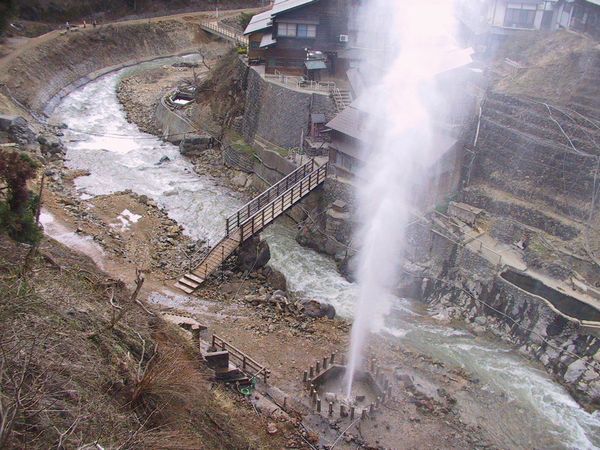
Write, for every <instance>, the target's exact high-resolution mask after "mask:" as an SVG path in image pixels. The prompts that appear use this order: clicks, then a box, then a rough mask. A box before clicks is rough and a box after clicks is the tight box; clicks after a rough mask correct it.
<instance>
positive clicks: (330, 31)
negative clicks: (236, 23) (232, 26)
mask: <svg viewBox="0 0 600 450" xmlns="http://www.w3.org/2000/svg"><path fill="white" fill-rule="evenodd" d="M358 6H359V0H275V2H274V3H273V6H272V8H271V9H270V10H269V11H266V12H264V13H261V14H257V15H256V16H254V17H253V18H252V20H251V21H250V23H249V24H248V27H247V28H246V30H245V31H244V34H245V35H247V36H248V39H249V49H248V58H249V60H250V62H251V63H257V62H260V63H264V64H265V72H266V73H268V74H273V73H275V71H277V72H279V73H283V74H289V75H305V76H307V77H308V78H310V79H318V78H319V74H321V73H325V74H327V75H332V76H335V75H337V76H343V75H344V74H345V72H346V70H347V69H348V61H347V60H346V59H344V57H343V52H344V50H346V48H347V46H348V44H349V43H350V42H351V41H352V39H353V36H351V35H350V31H349V28H350V26H349V15H350V14H351V11H352V10H356V9H357V8H358ZM319 52H320V53H319Z"/></svg>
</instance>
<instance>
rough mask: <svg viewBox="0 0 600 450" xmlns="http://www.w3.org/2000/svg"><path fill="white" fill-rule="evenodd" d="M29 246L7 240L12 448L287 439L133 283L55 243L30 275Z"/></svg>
mask: <svg viewBox="0 0 600 450" xmlns="http://www.w3.org/2000/svg"><path fill="white" fill-rule="evenodd" d="M27 251H28V249H27V247H26V246H22V245H15V244H14V243H13V242H12V241H9V240H7V239H6V238H5V237H0V377H1V379H0V383H1V386H2V390H1V391H0V406H1V409H0V412H1V413H2V419H3V422H2V424H1V426H0V447H1V448H51V447H56V448H100V447H96V445H98V446H101V447H102V448H194V449H198V448H207V449H217V448H231V449H239V448H283V447H284V445H285V444H284V442H283V441H282V440H283V439H284V438H283V437H282V436H281V435H279V436H269V435H267V433H266V426H267V423H266V419H264V418H261V417H259V416H257V415H255V413H254V411H253V410H252V409H250V408H249V405H247V404H245V403H243V400H242V399H241V398H239V397H237V396H235V395H234V394H233V393H230V392H229V391H224V390H221V389H220V388H216V389H215V388H213V387H212V386H211V383H210V381H209V379H208V374H207V373H206V371H205V369H203V367H202V366H201V365H200V363H199V359H198V355H197V353H196V351H195V349H194V348H192V346H191V344H190V343H189V341H188V340H186V339H184V338H183V337H182V335H181V334H180V332H179V331H178V330H177V329H175V328H173V327H172V326H171V325H168V324H167V323H165V322H164V321H162V320H161V319H160V318H158V317H157V316H154V315H150V314H148V312H147V311H146V310H145V309H143V308H142V307H140V306H139V305H138V304H137V303H136V302H134V301H132V300H131V298H132V297H131V295H132V294H131V292H130V291H129V290H128V289H127V288H126V287H125V286H124V285H123V283H122V282H120V281H118V280H114V279H110V278H109V277H107V275H106V274H104V273H102V272H100V271H99V270H97V269H96V267H95V266H94V265H93V263H92V262H91V261H90V260H88V259H87V257H83V256H81V255H79V254H76V253H73V252H72V251H70V250H69V249H67V248H65V247H63V246H61V245H60V244H58V243H56V242H54V241H51V240H46V241H44V242H43V244H42V246H41V249H40V253H39V254H38V257H37V258H36V259H35V261H34V264H33V267H32V270H31V271H30V272H28V276H27V277H22V276H20V275H19V271H20V269H21V267H22V264H23V260H24V258H25V255H26V253H27ZM111 303H112V304H113V305H114V306H111Z"/></svg>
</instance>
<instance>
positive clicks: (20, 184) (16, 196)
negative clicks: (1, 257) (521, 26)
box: [0, 150, 41, 243]
mask: <svg viewBox="0 0 600 450" xmlns="http://www.w3.org/2000/svg"><path fill="white" fill-rule="evenodd" d="M37 167H38V165H37V164H36V163H35V162H34V161H33V160H32V159H31V158H30V157H29V156H28V155H26V154H25V153H19V152H13V151H7V150H2V151H0V183H1V184H2V187H1V188H0V193H1V195H2V197H3V198H0V231H2V232H4V233H6V234H8V235H9V236H10V237H11V238H12V239H14V240H15V241H17V242H27V243H35V242H37V241H39V239H40V237H41V231H40V229H39V227H38V225H37V223H36V217H35V216H36V211H37V209H38V203H39V198H38V197H37V196H36V195H32V194H31V192H30V191H29V189H28V188H27V182H28V181H29V180H31V179H32V178H33V177H34V176H35V174H36V172H37Z"/></svg>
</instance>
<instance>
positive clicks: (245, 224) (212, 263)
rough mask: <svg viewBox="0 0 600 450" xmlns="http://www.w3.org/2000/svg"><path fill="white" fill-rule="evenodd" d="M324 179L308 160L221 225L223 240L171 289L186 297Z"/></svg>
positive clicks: (320, 169) (321, 168) (321, 170)
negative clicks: (240, 247) (240, 248)
mask: <svg viewBox="0 0 600 450" xmlns="http://www.w3.org/2000/svg"><path fill="white" fill-rule="evenodd" d="M326 176H327V164H323V165H321V166H319V165H318V164H317V163H316V162H315V160H310V161H309V162H308V163H306V164H305V165H303V166H302V167H299V168H298V169H296V170H295V171H294V172H292V173H290V174H289V175H288V176H286V177H285V178H283V179H282V180H281V181H279V182H278V183H277V184H274V185H273V186H271V187H270V188H269V189H267V190H266V191H264V192H263V193H262V194H260V195H259V196H257V197H255V198H254V199H252V201H250V202H249V203H247V204H246V205H244V206H242V207H241V208H240V209H239V210H238V211H237V212H236V213H235V214H233V215H232V216H230V217H229V218H227V220H226V221H225V236H224V237H223V238H222V239H221V240H220V241H219V243H218V244H217V245H215V246H214V247H213V248H212V249H211V250H210V251H209V252H207V253H206V254H205V255H204V259H203V260H202V262H201V263H200V264H199V265H198V267H196V269H195V270H194V271H192V272H191V273H188V274H186V275H184V276H183V277H182V278H180V279H179V281H178V282H177V283H176V284H175V287H177V288H178V289H181V290H182V291H183V292H185V293H187V294H191V293H192V292H194V291H195V290H196V289H198V287H199V286H200V285H201V284H202V283H203V282H204V281H205V280H206V279H207V278H208V277H209V276H210V275H211V274H212V273H214V272H215V271H216V270H217V269H218V268H219V267H220V266H221V264H223V262H225V260H226V259H227V258H228V257H229V256H230V255H231V254H232V253H233V252H234V251H235V250H236V249H237V248H238V247H239V246H240V245H241V244H242V243H243V242H244V241H246V240H247V239H249V238H251V237H252V236H254V235H256V234H258V233H260V232H261V231H262V230H263V229H264V228H265V227H267V226H268V225H269V224H271V223H273V222H274V221H275V219H276V218H278V217H279V216H281V215H282V214H283V213H285V212H286V211H287V210H288V209H290V208H291V207H292V206H294V205H295V204H296V203H298V202H299V201H300V200H302V199H303V198H304V197H305V196H307V195H308V194H309V193H311V192H312V191H313V190H315V189H316V188H317V187H318V186H320V185H321V184H323V182H324V181H325V178H326Z"/></svg>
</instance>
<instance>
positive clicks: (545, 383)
mask: <svg viewBox="0 0 600 450" xmlns="http://www.w3.org/2000/svg"><path fill="white" fill-rule="evenodd" d="M160 64H164V62H162V63H160ZM122 74H123V72H120V73H116V74H111V75H107V76H105V77H103V78H101V79H98V80H96V81H94V82H92V83H90V84H88V85H86V86H84V87H82V88H80V89H78V90H77V91H75V92H73V93H72V94H71V95H69V96H68V97H67V98H65V99H64V100H63V102H62V103H61V104H60V106H59V107H58V109H57V110H56V111H55V114H54V116H53V120H55V121H57V122H65V123H66V124H67V125H68V126H69V128H70V130H65V131H66V145H67V157H68V165H69V166H70V167H73V168H80V169H88V170H89V171H90V172H91V175H90V176H87V177H80V178H78V179H77V180H76V185H77V187H78V188H79V189H80V192H81V194H82V196H94V195H99V194H106V193H110V192H116V191H119V190H123V189H131V190H133V191H134V192H137V193H139V194H145V195H148V196H149V197H151V198H153V199H154V200H155V201H157V202H158V203H159V204H160V205H161V206H162V207H164V208H165V209H166V211H167V212H168V213H169V215H170V216H171V217H172V218H174V219H175V220H176V221H177V222H179V223H180V224H181V225H183V226H184V227H185V232H186V233H187V234H188V235H190V236H192V237H194V238H205V237H209V238H212V239H215V238H216V237H218V236H219V235H220V234H221V233H222V228H223V227H224V218H225V217H226V216H227V215H229V214H230V213H232V212H234V211H235V210H236V209H237V208H238V207H239V206H241V204H242V203H243V200H241V199H239V198H238V197H237V194H235V193H233V192H231V191H229V190H227V189H223V188H220V187H217V186H215V185H214V183H212V182H211V180H210V178H208V177H202V176H197V175H195V174H193V171H192V167H191V165H190V164H189V163H188V162H187V161H186V160H185V159H184V158H182V157H181V156H180V155H179V152H178V149H177V148H176V147H175V146H173V145H171V144H166V143H164V142H162V141H160V140H159V139H156V138H155V137H153V136H150V135H148V134H145V133H142V132H140V131H139V130H138V129H137V127H135V126H134V125H131V124H128V123H127V121H126V120H125V115H124V112H123V110H122V108H121V107H120V106H119V103H118V100H117V98H116V93H115V89H116V85H117V82H118V80H119V77H120V76H122ZM75 129H78V130H85V131H88V132H91V133H85V134H82V133H76V132H74V131H73V130H75ZM100 135H110V136H100ZM164 155H166V156H169V158H171V161H170V162H167V163H164V164H161V165H160V166H156V165H155V164H156V162H158V161H159V160H160V158H161V157H162V156H164ZM265 235H266V237H267V240H268V241H269V245H270V246H271V252H272V261H271V264H272V265H273V266H274V267H276V268H277V269H279V270H281V271H282V272H283V273H284V274H285V276H286V278H287V280H288V284H289V286H290V289H291V290H293V291H295V292H297V293H298V294H301V295H303V296H306V297H309V298H316V299H321V300H323V301H328V302H330V303H332V304H333V305H334V306H335V308H336V310H337V311H338V313H339V314H340V315H341V316H343V317H346V318H351V317H352V312H353V308H354V304H355V302H356V298H357V288H356V286H355V285H353V284H351V283H348V282H347V281H346V280H344V279H343V278H342V277H341V276H340V275H339V274H338V272H337V270H336V267H335V264H334V263H333V262H332V261H331V260H330V259H328V258H326V257H324V256H322V255H319V254H317V253H315V252H313V251H311V250H308V249H305V248H303V247H300V246H299V245H298V244H297V243H296V242H295V240H294V236H295V233H294V231H293V229H292V228H291V227H286V226H284V225H282V224H279V223H277V224H274V225H273V226H271V227H270V228H269V229H268V230H267V232H266V233H265ZM186 302H187V300H186ZM408 319H410V320H408ZM384 332H386V333H387V334H388V335H389V338H390V339H394V340H397V341H398V342H399V343H400V344H401V345H403V343H406V344H410V345H411V346H413V347H416V348H417V349H419V350H420V351H422V352H423V353H426V354H431V355H432V356H434V357H436V358H438V359H440V360H442V361H445V362H447V363H449V364H456V365H460V366H464V367H465V368H466V369H467V370H469V371H470V372H471V373H473V374H474V376H475V377H478V378H480V379H481V387H482V389H484V391H486V390H490V391H494V392H499V393H505V394H506V395H507V396H508V397H509V400H510V403H509V405H508V406H503V405H502V404H501V403H502V402H501V403H500V404H495V407H493V408H492V407H488V406H487V405H486V404H481V403H478V402H477V401H476V400H474V399H470V398H465V399H464V400H463V399H461V400H463V403H465V404H467V405H468V406H469V408H471V409H474V410H477V411H478V415H479V421H480V423H481V425H482V427H483V428H484V429H485V430H486V431H487V432H489V433H492V434H494V435H497V436H498V439H497V441H498V442H507V443H506V444H505V445H504V447H514V448H526V447H534V446H535V447H539V448H594V446H597V445H600V437H599V434H600V421H599V420H598V418H597V417H596V416H594V415H590V414H587V413H586V412H585V411H583V410H582V409H581V408H580V407H579V406H578V405H577V404H576V403H575V402H573V400H572V399H571V398H570V397H569V395H568V394H567V393H566V391H565V390H564V389H563V388H562V387H561V386H560V385H558V384H556V383H554V382H552V381H551V379H550V378H549V377H548V376H547V374H545V373H544V372H542V371H540V370H538V369H536V368H534V367H533V366H532V365H531V364H530V363H529V362H528V361H527V360H526V359H524V358H522V357H520V356H519V355H516V354H514V353H513V352H511V351H509V350H508V349H505V348H502V347H499V345H498V343H496V342H488V341H485V340H482V339H476V338H475V337H474V336H472V335H470V334H468V333H466V332H464V331H461V330H455V329H453V328H449V327H446V326H443V325H438V324H437V323H435V322H434V321H432V320H430V319H428V318H427V317H426V315H425V314H423V313H421V312H419V311H416V312H415V311H413V307H412V306H411V304H410V303H409V302H406V301H403V300H399V299H395V300H394V303H393V309H392V312H391V314H390V316H388V318H387V319H386V323H385V328H384ZM467 345H468V346H470V347H466V346H467ZM494 400H498V399H497V398H495V399H494ZM490 404H491V403H490ZM506 436H512V438H511V439H513V440H510V441H507V440H506V439H508V438H507V437H506ZM529 442H533V443H535V444H532V445H528V443H529ZM538 443H539V445H538Z"/></svg>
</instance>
